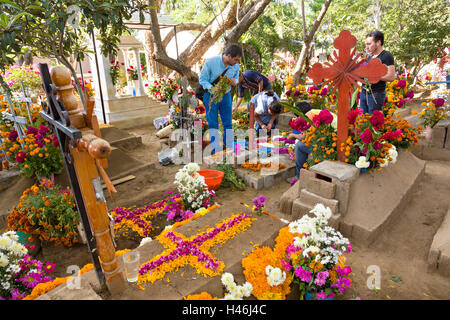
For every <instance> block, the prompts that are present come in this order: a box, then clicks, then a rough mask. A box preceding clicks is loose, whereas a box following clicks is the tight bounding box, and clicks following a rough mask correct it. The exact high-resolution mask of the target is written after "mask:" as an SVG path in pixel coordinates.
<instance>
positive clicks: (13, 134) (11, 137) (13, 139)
mask: <svg viewBox="0 0 450 320" xmlns="http://www.w3.org/2000/svg"><path fill="white" fill-rule="evenodd" d="M18 136H19V135H18V133H17V131H16V130H12V131H11V132H10V133H9V135H8V139H9V141H11V142H16V140H17V137H18Z"/></svg>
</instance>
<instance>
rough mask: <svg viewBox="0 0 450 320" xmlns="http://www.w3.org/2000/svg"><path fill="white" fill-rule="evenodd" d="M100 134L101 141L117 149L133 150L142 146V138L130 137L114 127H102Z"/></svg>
mask: <svg viewBox="0 0 450 320" xmlns="http://www.w3.org/2000/svg"><path fill="white" fill-rule="evenodd" d="M100 133H101V135H102V138H103V139H105V140H106V141H108V142H109V144H110V145H111V146H114V147H117V148H126V149H134V148H136V147H139V146H141V145H142V137H139V136H135V135H132V134H130V133H128V132H126V131H125V130H122V129H119V128H117V127H115V126H107V127H102V128H100Z"/></svg>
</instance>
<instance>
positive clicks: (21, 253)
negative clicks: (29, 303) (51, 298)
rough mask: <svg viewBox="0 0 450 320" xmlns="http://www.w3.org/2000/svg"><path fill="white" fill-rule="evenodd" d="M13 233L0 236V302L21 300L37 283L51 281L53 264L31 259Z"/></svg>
mask: <svg viewBox="0 0 450 320" xmlns="http://www.w3.org/2000/svg"><path fill="white" fill-rule="evenodd" d="M18 240H19V237H18V236H17V234H16V232H15V231H8V232H6V233H4V234H2V235H0V300H21V299H23V298H24V297H25V296H27V295H28V294H30V293H31V291H32V290H33V288H34V287H36V286H37V285H38V284H39V283H45V282H48V281H51V280H52V279H51V277H50V276H49V275H50V274H51V273H52V272H53V270H54V268H55V264H53V263H48V262H47V263H45V264H43V263H42V262H41V261H39V260H35V259H32V257H31V256H30V255H28V250H27V248H26V247H25V246H23V245H22V244H21V243H20V242H18Z"/></svg>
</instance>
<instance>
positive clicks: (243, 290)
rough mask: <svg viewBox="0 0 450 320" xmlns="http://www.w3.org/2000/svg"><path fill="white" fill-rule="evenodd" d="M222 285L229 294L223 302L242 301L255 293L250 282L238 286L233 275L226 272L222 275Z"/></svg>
mask: <svg viewBox="0 0 450 320" xmlns="http://www.w3.org/2000/svg"><path fill="white" fill-rule="evenodd" d="M222 284H223V285H224V286H225V288H226V289H227V291H228V293H227V294H226V295H225V296H224V297H223V299H221V300H242V298H243V297H250V295H251V294H252V291H253V286H252V284H251V283H250V282H246V283H244V284H243V285H241V286H238V285H237V284H236V283H235V282H234V277H233V275H232V274H231V273H229V272H225V273H224V274H223V275H222Z"/></svg>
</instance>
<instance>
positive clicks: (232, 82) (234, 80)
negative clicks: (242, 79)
mask: <svg viewBox="0 0 450 320" xmlns="http://www.w3.org/2000/svg"><path fill="white" fill-rule="evenodd" d="M230 80H231V84H232V85H233V86H235V85H236V79H234V78H232V79H230Z"/></svg>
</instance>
